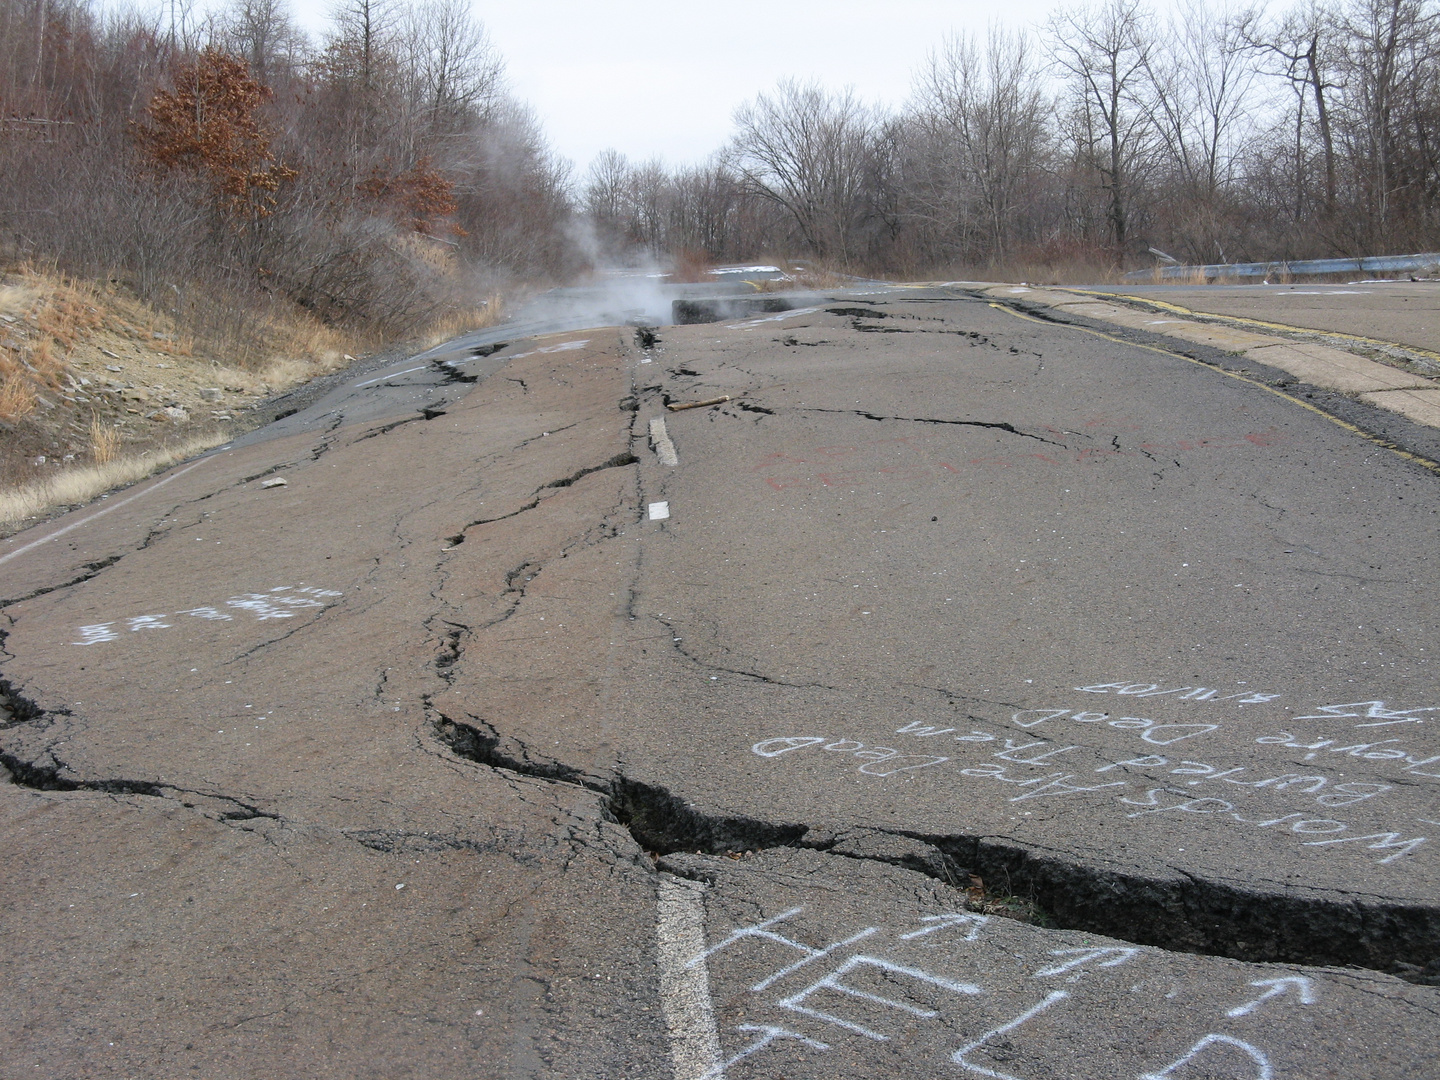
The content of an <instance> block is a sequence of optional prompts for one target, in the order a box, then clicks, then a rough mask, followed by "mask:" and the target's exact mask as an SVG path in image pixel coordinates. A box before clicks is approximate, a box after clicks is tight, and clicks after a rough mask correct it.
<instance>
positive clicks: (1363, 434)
mask: <svg viewBox="0 0 1440 1080" xmlns="http://www.w3.org/2000/svg"><path fill="white" fill-rule="evenodd" d="M990 306H991V307H993V308H995V309H997V310H999V311H1004V312H1007V313H1008V314H1010V315H1013V316H1014V317H1015V318H1017V319H1027V320H1029V321H1031V322H1039V323H1046V324H1049V325H1052V326H1063V327H1066V328H1068V329H1071V330H1079V331H1080V332H1081V333H1082V334H1091V335H1093V336H1094V337H1098V338H1104V339H1105V340H1106V341H1113V342H1115V343H1116V344H1117V345H1126V346H1129V347H1130V348H1132V349H1145V350H1147V351H1148V352H1153V353H1159V354H1160V355H1161V356H1168V357H1171V358H1173V359H1176V360H1184V361H1185V362H1186V363H1190V364H1195V365H1197V366H1199V367H1204V368H1209V369H1210V370H1211V371H1214V372H1218V373H1219V374H1221V375H1224V376H1227V377H1228V378H1231V379H1236V380H1238V381H1239V382H1243V383H1246V384H1247V385H1249V386H1253V387H1256V388H1258V389H1260V390H1264V391H1265V392H1266V393H1268V394H1274V395H1275V396H1276V397H1278V398H1283V399H1284V400H1286V401H1288V402H1290V403H1291V404H1292V405H1298V406H1300V408H1302V409H1305V410H1306V411H1307V412H1312V413H1314V414H1315V415H1316V416H1321V417H1324V418H1325V419H1326V420H1329V421H1330V422H1331V423H1332V424H1334V425H1336V426H1337V427H1340V428H1344V429H1345V430H1346V431H1348V432H1350V434H1352V435H1358V436H1359V437H1360V438H1362V439H1364V440H1365V441H1366V442H1368V443H1371V444H1373V445H1375V446H1378V447H1380V448H1381V449H1382V450H1389V451H1390V452H1391V453H1392V454H1394V455H1395V456H1396V457H1399V458H1403V459H1404V460H1406V461H1409V462H1411V463H1412V464H1415V465H1418V466H1420V467H1421V468H1423V469H1425V470H1427V471H1428V472H1430V473H1431V474H1433V475H1436V476H1440V461H1435V460H1433V459H1431V458H1428V457H1426V456H1425V455H1423V454H1417V453H1416V452H1415V451H1413V450H1406V449H1405V448H1404V447H1403V446H1401V445H1400V444H1399V443H1396V442H1392V441H1391V440H1390V439H1387V438H1385V437H1383V436H1381V435H1376V434H1374V433H1373V432H1370V431H1367V430H1366V429H1365V428H1363V427H1360V426H1359V425H1358V424H1353V423H1351V422H1350V421H1349V420H1342V419H1341V418H1340V417H1338V416H1336V415H1335V414H1334V413H1332V412H1329V411H1327V410H1325V409H1322V408H1320V406H1318V405H1314V404H1312V403H1311V402H1309V401H1304V400H1302V399H1300V398H1298V397H1296V396H1295V395H1294V394H1287V393H1286V392H1285V391H1284V390H1281V389H1278V388H1277V387H1275V386H1273V385H1271V384H1270V383H1269V382H1266V381H1264V380H1262V379H1259V378H1256V377H1255V376H1253V375H1249V374H1246V373H1245V372H1244V371H1241V370H1238V369H1235V368H1230V367H1226V366H1225V365H1223V364H1220V363H1217V362H1215V361H1212V360H1203V359H1201V358H1200V357H1197V356H1191V355H1189V354H1187V353H1183V352H1177V351H1175V350H1173V349H1166V348H1162V347H1160V346H1159V345H1148V344H1145V343H1143V342H1139V341H1133V340H1130V339H1128V338H1125V337H1121V336H1118V335H1116V334H1110V333H1106V332H1105V331H1103V330H1096V329H1093V328H1092V327H1089V326H1083V325H1081V324H1080V323H1078V322H1071V321H1066V320H1063V319H1060V318H1057V317H1056V316H1055V315H1054V314H1053V313H1052V312H1046V311H1040V310H1036V309H1034V308H1033V306H1032V305H1027V304H1021V303H1017V302H1008V303H1000V302H998V301H994V300H992V301H990ZM1151 336H1154V335H1151ZM1291 378H1292V381H1291V382H1286V383H1285V384H1284V385H1286V386H1289V385H1293V377H1291ZM1321 392H1323V388H1316V391H1314V392H1307V393H1306V396H1307V397H1314V396H1315V393H1321ZM1336 396H1339V397H1341V398H1342V399H1343V395H1339V394H1338V393H1337V394H1336ZM1343 400H1348V399H1343ZM1373 408H1374V409H1376V411H1384V410H1380V409H1379V407H1378V406H1373Z"/></svg>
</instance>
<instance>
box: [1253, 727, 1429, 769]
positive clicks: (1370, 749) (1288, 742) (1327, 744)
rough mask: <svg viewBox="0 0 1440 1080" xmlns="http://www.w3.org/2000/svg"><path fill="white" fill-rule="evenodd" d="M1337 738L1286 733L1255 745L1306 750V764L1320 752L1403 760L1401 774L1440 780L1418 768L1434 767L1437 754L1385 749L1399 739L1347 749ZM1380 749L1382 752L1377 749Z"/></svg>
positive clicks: (1383, 759)
mask: <svg viewBox="0 0 1440 1080" xmlns="http://www.w3.org/2000/svg"><path fill="white" fill-rule="evenodd" d="M1341 741H1342V740H1340V739H1319V740H1317V741H1315V742H1299V741H1298V740H1297V738H1296V736H1294V735H1291V734H1290V732H1288V731H1282V732H1280V734H1278V735H1262V736H1260V738H1258V739H1256V740H1255V742H1256V743H1258V744H1260V745H1269V746H1284V747H1287V748H1289V749H1291V750H1309V751H1310V753H1308V754H1306V755H1305V759H1304V760H1306V761H1313V760H1314V759H1315V758H1316V756H1318V755H1319V753H1320V751H1322V750H1323V751H1325V752H1326V753H1327V754H1344V755H1345V756H1346V757H1357V758H1366V759H1368V760H1370V761H1404V762H1405V763H1406V766H1405V768H1403V769H1402V770H1401V771H1402V772H1407V773H1414V774H1415V775H1416V776H1427V777H1432V778H1434V779H1440V773H1433V772H1421V771H1420V766H1421V765H1433V764H1435V762H1437V761H1440V754H1437V755H1433V756H1431V757H1427V758H1419V757H1413V756H1412V755H1411V751H1409V750H1407V749H1405V748H1404V747H1402V746H1387V745H1386V744H1387V743H1396V742H1400V741H1401V740H1399V739H1380V740H1378V741H1377V742H1368V743H1351V744H1349V745H1348V746H1337V745H1336V744H1337V743H1339V742H1341ZM1379 748H1383V749H1379Z"/></svg>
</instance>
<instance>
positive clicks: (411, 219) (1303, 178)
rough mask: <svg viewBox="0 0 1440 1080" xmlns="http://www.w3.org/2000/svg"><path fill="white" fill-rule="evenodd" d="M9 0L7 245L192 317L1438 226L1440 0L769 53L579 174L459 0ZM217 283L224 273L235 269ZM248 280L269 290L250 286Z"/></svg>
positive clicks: (426, 315)
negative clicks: (785, 265) (764, 267)
mask: <svg viewBox="0 0 1440 1080" xmlns="http://www.w3.org/2000/svg"><path fill="white" fill-rule="evenodd" d="M188 10H191V7H190V5H189V4H179V3H177V4H175V5H170V6H163V7H162V6H157V7H155V8H153V9H146V10H141V9H116V8H113V7H102V6H101V5H100V4H99V3H98V0H0V178H3V180H0V257H8V258H11V259H16V258H19V259H31V260H39V261H44V262H50V263H54V264H56V265H58V266H59V267H60V268H61V269H63V270H66V271H69V272H71V273H76V274H80V275H83V276H86V277H104V276H110V277H116V278H119V279H120V280H122V281H124V282H125V283H126V284H128V285H129V286H130V287H132V288H133V289H134V290H135V291H136V292H137V293H139V294H140V295H141V296H142V297H144V298H145V299H147V300H149V301H151V302H152V303H162V304H163V306H165V307H166V308H167V309H170V310H174V311H175V312H176V313H177V314H179V315H181V316H182V317H183V318H185V319H186V320H187V321H189V322H190V323H191V325H192V327H193V328H194V329H195V330H197V331H198V332H200V333H201V334H204V333H205V332H206V331H207V330H210V331H213V332H214V334H215V335H216V336H218V337H220V338H222V339H227V338H228V339H235V338H237V337H243V336H244V335H243V327H239V326H230V327H228V328H227V327H226V326H225V325H223V324H224V323H225V321H226V320H230V321H231V322H235V321H240V322H243V321H244V320H247V319H251V318H252V317H253V315H254V312H255V311H256V310H257V307H256V305H263V304H270V305H273V304H276V303H285V304H292V305H294V304H298V305H301V306H302V307H304V308H306V309H308V310H310V311H312V312H314V313H315V314H316V315H317V316H319V317H321V318H323V319H324V320H325V321H327V322H330V323H333V324H337V325H345V326H354V327H368V328H374V329H380V330H383V331H384V332H386V333H394V332H398V331H404V330H406V329H409V328H413V327H415V326H418V325H420V324H422V323H424V322H426V321H427V320H429V319H431V318H432V317H433V316H434V315H435V314H436V313H437V312H438V311H441V310H443V309H445V308H446V307H447V305H452V304H454V303H456V300H457V296H458V295H461V294H464V295H468V296H471V297H473V296H474V295H476V294H478V293H480V292H482V291H483V292H488V291H490V290H493V289H494V288H496V287H498V286H502V285H503V284H505V283H506V282H507V281H516V280H541V279H552V278H556V277H559V276H563V275H565V274H568V273H571V272H573V271H575V270H577V269H579V268H581V267H583V265H584V264H585V263H586V261H588V260H603V261H611V260H613V259H615V258H617V257H618V258H622V259H624V258H628V259H632V260H637V259H653V260H656V261H661V262H665V261H675V262H679V263H682V264H691V265H695V264H700V263H703V262H706V261H710V262H717V261H732V260H742V259H743V260H751V259H755V258H758V257H762V256H769V257H780V256H788V257H795V258H811V259H814V260H817V261H819V262H821V263H823V264H825V265H828V266H832V267H836V268H842V269H850V270H867V271H870V272H876V273H885V272H889V273H898V274H907V275H917V274H930V273H947V272H960V271H965V270H970V271H975V270H983V269H986V268H990V269H994V270H997V271H1000V270H1003V269H1005V268H1008V269H1010V270H1011V271H1012V272H1013V271H1015V270H1016V269H1017V268H1020V267H1024V266H1026V265H1030V264H1048V265H1052V266H1053V265H1056V264H1060V263H1066V262H1070V263H1077V264H1081V265H1084V266H1086V267H1091V268H1095V267H1100V268H1119V267H1124V268H1130V267H1134V266H1144V265H1150V264H1152V263H1153V261H1154V259H1155V258H1156V257H1157V256H1155V255H1153V254H1152V250H1151V249H1154V250H1158V251H1162V252H1165V253H1168V255H1170V256H1171V257H1173V258H1175V259H1177V260H1179V261H1181V262H1187V263H1191V262H1195V263H1208V262H1223V261H1249V260H1262V259H1276V258H1301V257H1316V256H1327V255H1361V254H1385V253H1397V252H1409V251H1416V250H1426V249H1429V250H1434V249H1435V248H1437V247H1440V76H1437V74H1436V73H1437V70H1440V0H1334V2H1326V0H1303V2H1301V3H1299V4H1298V5H1297V6H1294V7H1292V8H1289V9H1285V10H1275V11H1269V10H1265V9H1260V8H1240V7H1226V6H1223V5H1220V4H1206V3H1202V2H1200V0H1188V2H1182V3H1181V4H1180V5H1179V6H1176V7H1172V8H1167V11H1168V12H1169V13H1168V14H1167V15H1165V16H1163V17H1162V16H1161V15H1159V14H1157V13H1156V12H1154V11H1152V10H1150V9H1148V8H1147V7H1145V6H1144V5H1143V4H1142V3H1141V2H1140V0H1102V2H1101V3H1099V4H1098V5H1096V6H1088V7H1084V6H1082V7H1068V8H1063V9H1060V10H1058V11H1057V12H1056V13H1055V14H1054V15H1053V16H1052V17H1051V19H1050V20H1049V22H1048V24H1047V25H1046V26H1045V28H1044V29H1043V30H1042V31H1039V32H1037V33H1034V34H1028V35H1027V34H1023V33H1019V32H1014V31H1009V30H1005V29H1002V28H994V29H992V30H991V31H990V32H989V33H988V34H986V35H984V36H982V37H979V38H976V37H971V36H960V37H952V38H948V39H944V40H938V39H937V43H936V46H935V48H934V49H933V51H932V52H931V54H930V57H929V60H928V62H927V63H926V64H925V65H924V66H923V68H922V70H920V71H919V72H918V73H917V75H916V78H915V83H914V90H913V93H912V95H911V97H910V99H909V100H908V101H907V102H905V103H904V104H903V105H902V106H898V107H895V108H886V107H881V106H877V105H871V104H867V103H864V102H862V101H860V100H859V99H858V98H857V97H856V96H855V95H854V94H853V93H851V92H849V91H844V90H835V89H832V88H827V87H823V86H820V85H816V84H800V83H796V82H793V81H782V82H781V83H780V84H779V85H778V86H777V87H776V89H775V90H774V91H773V92H771V93H768V94H762V95H760V96H758V97H756V98H755V99H754V100H753V101H751V102H749V103H747V104H745V105H743V106H742V107H741V108H739V109H738V110H737V111H736V114H735V131H734V135H733V137H732V139H731V140H730V142H729V143H728V145H726V146H725V147H723V148H721V149H719V150H718V151H717V153H716V154H715V155H714V156H713V157H712V158H711V159H710V160H709V161H708V162H706V163H705V164H703V165H699V166H694V167H683V168H668V167H666V166H665V165H664V164H662V163H659V162H652V163H649V164H639V165H637V164H634V163H632V162H630V161H628V160H627V159H626V158H625V157H624V156H623V155H622V154H620V153H618V152H615V151H609V152H606V153H605V154H602V155H600V157H599V158H597V159H596V160H595V161H594V162H593V163H591V165H590V167H589V170H588V172H587V173H586V174H585V176H584V177H582V178H580V179H579V180H578V181H574V180H572V179H571V176H570V171H569V170H570V167H569V165H568V163H566V162H563V161H557V160H556V159H555V158H554V157H553V156H552V155H551V153H550V151H549V149H548V147H547V145H546V143H545V140H544V137H543V133H542V132H541V131H540V129H539V127H538V125H537V124H536V122H535V120H534V119H533V117H532V116H531V115H530V114H529V112H528V111H527V110H526V108H525V107H524V106H523V105H521V104H520V103H518V102H516V101H515V100H514V99H513V98H512V97H511V96H510V95H509V94H508V93H507V91H506V88H505V80H504V71H503V63H502V61H501V59H500V57H499V56H498V55H497V54H496V52H495V50H494V49H493V47H492V46H491V45H490V43H489V41H488V39H487V38H486V35H485V32H484V29H483V27H482V26H481V25H480V24H479V23H477V22H476V21H475V20H474V18H473V16H472V14H471V10H470V4H469V3H468V2H467V0H422V2H421V3H417V4H404V3H401V2H400V0H341V2H340V4H339V5H338V6H337V7H336V8H335V10H334V13H333V17H332V21H331V25H330V28H329V29H328V31H327V32H326V33H325V34H324V35H322V37H321V38H320V39H319V40H311V39H310V38H309V37H308V36H307V35H306V34H305V33H304V32H302V31H301V30H300V29H299V28H298V26H297V25H296V23H295V22H294V20H293V18H292V17H291V14H290V12H289V9H288V7H287V6H286V3H285V0H230V3H229V5H228V6H226V7H224V8H221V9H219V10H217V11H216V12H215V13H214V14H212V15H210V16H208V17H207V18H206V19H204V20H203V21H195V20H194V19H193V18H190V17H181V16H180V15H178V14H177V12H183V11H188ZM217 298H223V301H222V302H217ZM247 298H248V300H249V301H251V303H250V304H249V305H248V306H247V304H246V303H244V302H240V301H244V300H246V299H247Z"/></svg>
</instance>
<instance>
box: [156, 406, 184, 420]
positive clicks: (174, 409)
mask: <svg viewBox="0 0 1440 1080" xmlns="http://www.w3.org/2000/svg"><path fill="white" fill-rule="evenodd" d="M162 411H163V412H164V413H165V415H166V416H168V417H169V418H170V419H171V420H189V419H190V413H189V412H188V411H186V410H185V409H182V408H181V407H180V406H179V405H166V406H165V408H164V409H163V410H162Z"/></svg>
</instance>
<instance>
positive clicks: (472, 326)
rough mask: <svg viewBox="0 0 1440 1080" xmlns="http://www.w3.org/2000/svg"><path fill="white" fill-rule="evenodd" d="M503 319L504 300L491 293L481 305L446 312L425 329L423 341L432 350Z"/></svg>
mask: <svg viewBox="0 0 1440 1080" xmlns="http://www.w3.org/2000/svg"><path fill="white" fill-rule="evenodd" d="M504 319H505V301H504V298H503V297H502V296H501V295H500V294H499V293H493V294H491V296H490V297H489V298H488V299H486V300H485V302H484V303H483V304H479V305H477V306H475V307H468V308H459V309H455V310H451V311H447V312H445V313H444V314H442V315H440V316H439V317H437V318H436V319H435V320H434V321H433V322H431V323H430V325H429V326H427V327H426V328H425V333H424V335H423V340H424V342H425V346H426V348H434V347H435V346H436V345H443V344H444V343H445V342H447V341H450V340H451V339H452V338H457V337H459V336H460V335H461V334H468V333H470V332H471V331H472V330H484V329H485V328H486V327H487V326H496V325H498V324H499V323H501V322H503V321H504Z"/></svg>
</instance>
